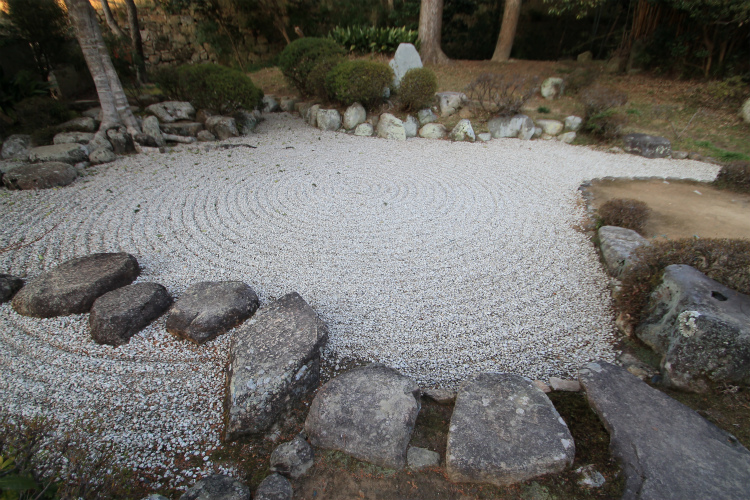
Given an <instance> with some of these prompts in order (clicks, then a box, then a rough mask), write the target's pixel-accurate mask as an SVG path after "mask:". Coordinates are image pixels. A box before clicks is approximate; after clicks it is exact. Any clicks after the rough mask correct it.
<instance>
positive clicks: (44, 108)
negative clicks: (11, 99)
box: [15, 96, 73, 134]
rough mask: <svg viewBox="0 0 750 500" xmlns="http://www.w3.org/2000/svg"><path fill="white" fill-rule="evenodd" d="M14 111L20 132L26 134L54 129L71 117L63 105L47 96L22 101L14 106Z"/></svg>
mask: <svg viewBox="0 0 750 500" xmlns="http://www.w3.org/2000/svg"><path fill="white" fill-rule="evenodd" d="M15 110H16V120H17V121H18V125H19V128H20V132H21V133H26V134H31V133H33V132H35V131H37V130H41V129H45V128H48V127H54V126H55V125H59V124H60V123H63V122H65V121H68V120H70V119H71V118H72V117H73V114H72V113H71V111H70V110H69V109H68V107H67V106H65V104H64V103H61V102H60V101H56V100H55V99H52V98H51V97H47V96H35V97H29V98H27V99H24V100H23V101H21V102H19V103H18V104H16V106H15Z"/></svg>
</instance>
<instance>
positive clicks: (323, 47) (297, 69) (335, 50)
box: [279, 37, 346, 94]
mask: <svg viewBox="0 0 750 500" xmlns="http://www.w3.org/2000/svg"><path fill="white" fill-rule="evenodd" d="M345 54H346V51H345V50H344V48H343V47H341V46H340V45H339V44H337V43H336V42H334V41H333V40H331V39H328V38H308V37H306V38H300V39H298V40H295V41H293V42H292V43H290V44H289V45H287V46H286V48H284V50H283V51H282V52H281V54H279V69H281V72H282V73H283V74H284V76H285V77H286V78H287V80H289V82H290V83H291V84H292V85H294V86H295V87H296V88H297V90H299V91H300V92H302V93H303V94H304V93H307V75H309V74H310V71H312V70H313V68H314V67H315V65H316V64H317V63H318V62H319V61H321V60H322V59H325V58H330V57H332V56H336V55H339V56H344V55H345Z"/></svg>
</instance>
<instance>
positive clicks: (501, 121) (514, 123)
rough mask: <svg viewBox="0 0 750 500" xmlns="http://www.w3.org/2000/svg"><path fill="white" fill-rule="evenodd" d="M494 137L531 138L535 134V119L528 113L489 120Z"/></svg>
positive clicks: (488, 124)
mask: <svg viewBox="0 0 750 500" xmlns="http://www.w3.org/2000/svg"><path fill="white" fill-rule="evenodd" d="M487 128H488V129H489V131H490V134H492V137H493V138H495V139H499V138H502V137H518V138H519V139H523V140H527V141H528V140H529V139H531V136H532V135H534V120H532V119H531V118H529V117H528V116H526V115H515V116H500V117H497V118H493V119H492V120H490V121H488V122H487Z"/></svg>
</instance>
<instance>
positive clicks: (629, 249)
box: [598, 226, 648, 277]
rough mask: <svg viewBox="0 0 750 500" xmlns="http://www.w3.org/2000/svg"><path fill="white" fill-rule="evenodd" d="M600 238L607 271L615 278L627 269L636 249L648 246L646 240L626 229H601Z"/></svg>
mask: <svg viewBox="0 0 750 500" xmlns="http://www.w3.org/2000/svg"><path fill="white" fill-rule="evenodd" d="M598 236H599V242H600V243H599V247H600V248H601V251H602V257H603V258H604V263H605V264H606V265H607V271H609V274H610V275H612V276H615V277H617V276H620V275H621V274H622V272H623V271H624V270H625V269H626V267H627V266H628V264H629V261H628V259H629V258H630V255H631V254H632V253H633V251H634V250H635V249H636V248H638V247H641V246H643V245H648V240H647V239H646V238H644V237H643V236H641V235H640V234H638V233H637V232H635V231H633V230H632V229H626V228H624V227H618V226H602V227H600V228H599V231H598Z"/></svg>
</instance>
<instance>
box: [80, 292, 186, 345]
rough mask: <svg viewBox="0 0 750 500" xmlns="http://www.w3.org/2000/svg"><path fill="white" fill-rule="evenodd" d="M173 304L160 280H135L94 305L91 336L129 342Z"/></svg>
mask: <svg viewBox="0 0 750 500" xmlns="http://www.w3.org/2000/svg"><path fill="white" fill-rule="evenodd" d="M171 304H172V296H171V295H169V292H168V291H167V289H166V288H164V287H163V286H162V285H159V284H158V283H136V284H134V285H128V286H124V287H122V288H118V289H117V290H112V291H111V292H107V293H105V294H104V295H102V296H101V297H99V298H98V299H96V301H95V302H94V305H93V306H92V307H91V314H90V315H89V327H90V329H91V336H92V337H93V338H94V341H95V342H96V343H97V344H109V345H113V346H119V345H122V344H126V343H128V342H129V341H130V337H132V336H133V335H135V334H136V333H138V332H140V331H141V330H143V329H144V328H145V327H146V326H148V324H149V323H151V322H152V321H153V320H155V319H156V318H158V317H159V316H161V315H162V314H164V311H166V310H167V309H168V308H169V306H170V305H171Z"/></svg>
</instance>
